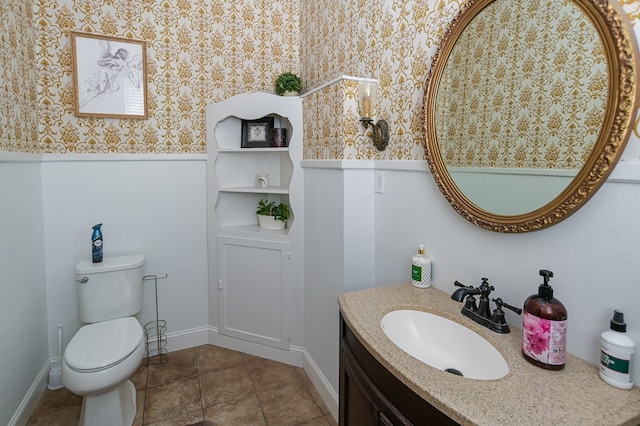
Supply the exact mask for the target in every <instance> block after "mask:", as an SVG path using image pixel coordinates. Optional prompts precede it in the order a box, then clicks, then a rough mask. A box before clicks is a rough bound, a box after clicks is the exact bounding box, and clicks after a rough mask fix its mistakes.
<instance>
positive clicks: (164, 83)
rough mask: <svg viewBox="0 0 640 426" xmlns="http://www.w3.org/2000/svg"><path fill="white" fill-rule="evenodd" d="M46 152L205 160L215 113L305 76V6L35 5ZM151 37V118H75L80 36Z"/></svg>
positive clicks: (189, 2)
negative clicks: (229, 102)
mask: <svg viewBox="0 0 640 426" xmlns="http://www.w3.org/2000/svg"><path fill="white" fill-rule="evenodd" d="M34 6H35V7H34V10H35V12H34V15H35V16H34V21H35V32H36V46H35V47H36V58H37V73H38V93H37V101H38V102H37V113H38V119H39V145H40V149H41V151H42V152H44V153H173V154H179V153H204V152H206V131H205V126H206V123H205V108H206V105H207V104H210V103H212V102H217V101H221V100H223V99H226V98H228V97H230V96H233V95H236V94H239V93H243V92H273V84H274V81H275V78H276V77H277V76H278V75H279V74H280V73H282V72H284V71H293V72H299V59H298V58H299V53H298V49H299V47H298V46H299V5H298V2H297V1H296V0H278V1H267V0H257V1H254V0H240V1H233V2H230V1H223V0H196V1H193V0H162V1H154V0H143V1H129V0H75V1H73V0H57V1H50V0H35V1H34ZM71 31H78V32H84V33H94V34H98V35H105V36H111V37H118V38H123V39H134V40H142V41H145V42H146V48H147V87H148V99H147V101H148V105H149V119H147V120H137V119H112V118H111V119H110V118H93V117H91V118H81V117H76V116H74V111H73V105H74V101H73V96H74V88H73V83H72V80H73V79H72V60H71V47H70V35H69V34H70V32H71Z"/></svg>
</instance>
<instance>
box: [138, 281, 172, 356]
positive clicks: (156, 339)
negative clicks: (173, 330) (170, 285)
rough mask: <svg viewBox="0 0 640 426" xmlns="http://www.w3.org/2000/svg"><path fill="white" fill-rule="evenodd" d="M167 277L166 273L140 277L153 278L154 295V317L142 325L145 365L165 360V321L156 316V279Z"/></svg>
mask: <svg viewBox="0 0 640 426" xmlns="http://www.w3.org/2000/svg"><path fill="white" fill-rule="evenodd" d="M167 277H168V275H167V274H164V277H159V276H157V275H145V276H144V277H142V280H143V281H151V280H153V285H154V290H155V296H156V319H155V321H149V322H148V323H146V324H145V325H144V343H145V346H146V349H147V365H149V364H164V363H165V362H167V352H168V351H167V322H166V321H165V320H161V319H159V318H158V280H164V279H165V278H167Z"/></svg>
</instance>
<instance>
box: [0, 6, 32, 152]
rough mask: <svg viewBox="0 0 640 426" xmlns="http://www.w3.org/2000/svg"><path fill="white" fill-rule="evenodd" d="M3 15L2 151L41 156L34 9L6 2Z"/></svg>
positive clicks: (0, 68) (0, 55) (0, 56)
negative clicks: (37, 107) (35, 64)
mask: <svg viewBox="0 0 640 426" xmlns="http://www.w3.org/2000/svg"><path fill="white" fill-rule="evenodd" d="M0 16H1V17H2V19H0V46H1V47H0V151H5V152H24V153H37V152H39V147H38V118H37V114H36V70H35V68H34V67H33V63H34V58H35V54H34V50H33V49H34V39H33V25H32V23H33V16H32V10H31V6H30V4H29V3H28V2H23V1H20V0H8V1H5V0H3V1H0Z"/></svg>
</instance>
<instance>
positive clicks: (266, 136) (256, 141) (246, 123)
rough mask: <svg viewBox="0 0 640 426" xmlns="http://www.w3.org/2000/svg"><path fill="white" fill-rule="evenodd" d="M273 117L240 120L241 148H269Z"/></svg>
mask: <svg viewBox="0 0 640 426" xmlns="http://www.w3.org/2000/svg"><path fill="white" fill-rule="evenodd" d="M271 129H273V117H263V118H259V119H258V120H242V145H241V146H242V148H268V147H269V146H271Z"/></svg>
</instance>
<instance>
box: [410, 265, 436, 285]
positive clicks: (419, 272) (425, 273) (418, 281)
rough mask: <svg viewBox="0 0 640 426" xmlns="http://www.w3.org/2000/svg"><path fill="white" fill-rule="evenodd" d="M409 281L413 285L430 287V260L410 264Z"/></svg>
mask: <svg viewBox="0 0 640 426" xmlns="http://www.w3.org/2000/svg"><path fill="white" fill-rule="evenodd" d="M411 283H412V284H413V285H414V286H415V287H420V288H427V287H431V262H418V263H413V264H412V265H411Z"/></svg>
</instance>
